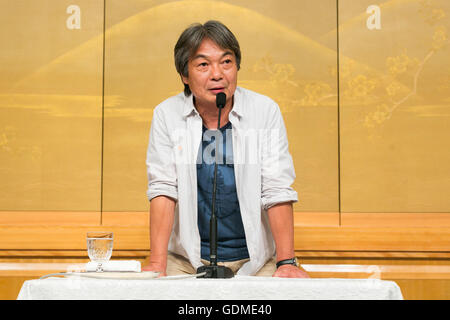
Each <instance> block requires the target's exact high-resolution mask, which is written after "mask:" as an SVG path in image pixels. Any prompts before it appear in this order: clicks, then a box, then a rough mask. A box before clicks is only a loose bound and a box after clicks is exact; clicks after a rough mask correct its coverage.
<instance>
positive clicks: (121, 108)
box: [0, 0, 450, 213]
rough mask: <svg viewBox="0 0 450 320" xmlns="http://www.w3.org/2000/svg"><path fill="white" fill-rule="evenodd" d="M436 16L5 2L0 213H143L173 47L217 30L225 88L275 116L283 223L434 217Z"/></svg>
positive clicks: (401, 5)
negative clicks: (191, 35) (225, 37)
mask: <svg viewBox="0 0 450 320" xmlns="http://www.w3.org/2000/svg"><path fill="white" fill-rule="evenodd" d="M337 3H339V6H338V7H337ZM104 5H105V7H104ZM449 6H450V4H449V3H448V1H446V0H433V1H432V0H429V1H425V0H423V1H422V0H409V1H407V0H392V1H377V0H358V1H350V0H339V1H336V0H321V1H314V2H313V1H309V0H301V1H299V0H291V1H287V0H286V1H271V0H270V1H269V0H267V1H257V0H246V1H237V0H230V1H204V0H197V1H144V0H129V1H126V2H125V1H121V0H106V1H105V2H104V1H103V0H101V1H94V0H73V1H62V0H58V1H56V0H54V1H51V0H47V1H39V2H38V1H31V0H27V1H25V0H22V1H10V2H3V3H2V10H0V15H1V20H0V21H2V25H3V26H5V27H4V28H1V30H0V41H1V43H2V50H0V63H1V66H2V74H1V76H0V168H1V169H0V170H1V171H0V181H1V183H0V210H1V211H14V210H17V211H100V210H101V209H102V210H103V211H127V212H128V211H147V210H148V201H147V199H146V196H145V191H146V183H147V177H146V173H145V172H146V169H145V157H146V147H147V142H148V133H149V129H150V122H151V118H152V112H153V108H154V107H155V106H156V105H157V104H158V103H159V102H161V101H162V100H164V99H165V98H167V97H169V96H171V95H174V94H177V93H179V92H180V91H181V90H182V84H181V82H180V80H179V77H178V75H177V74H176V72H175V68H174V65H173V46H174V44H175V42H176V39H177V37H178V35H179V34H180V33H181V31H182V30H183V29H184V28H185V27H186V26H187V25H189V24H190V23H193V22H205V21H206V20H208V19H217V20H221V21H222V22H224V23H225V24H226V25H228V26H229V27H230V29H231V30H232V31H233V32H234V33H235V34H236V36H237V38H238V40H239V41H240V44H241V49H242V53H243V59H242V66H241V70H240V71H239V81H238V82H239V83H238V84H239V85H241V86H243V87H246V88H249V89H252V90H255V91H258V92H260V93H263V94H266V95H268V96H270V97H272V98H273V99H274V100H275V101H277V102H278V103H279V105H280V107H281V110H282V112H283V115H284V118H285V122H286V126H287V130H288V135H289V141H290V150H291V153H292V155H293V157H294V163H295V167H296V173H297V180H296V182H295V185H294V187H295V189H296V190H297V191H298V193H299V198H300V202H299V203H297V204H296V205H295V211H308V212H312V211H317V212H339V211H341V212H377V213H382V212H448V211H449V207H450V197H448V190H449V188H450V178H449V177H450V165H449V163H450V151H449V150H450V148H449V147H448V144H449V142H448V141H449V138H450V130H448V127H449V125H450V123H449V119H450V118H449V115H450V113H449V101H450V97H449V93H448V92H449V91H450V79H449V77H450V76H449V74H450V62H449V61H450V60H449V59H448V56H449V52H448V51H449V45H448V32H449V31H450V24H449V15H450V8H449ZM104 9H105V10H104ZM104 17H105V19H104ZM338 24H339V27H338ZM6 26H7V27H6ZM338 31H339V33H338ZM338 40H339V41H338ZM338 45H339V51H338ZM338 52H339V54H338ZM338 79H339V82H338Z"/></svg>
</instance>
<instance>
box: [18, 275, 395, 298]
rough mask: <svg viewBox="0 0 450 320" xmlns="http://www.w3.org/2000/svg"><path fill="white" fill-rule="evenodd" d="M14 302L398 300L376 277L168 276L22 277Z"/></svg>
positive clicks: (386, 283) (388, 285)
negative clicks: (122, 277)
mask: <svg viewBox="0 0 450 320" xmlns="http://www.w3.org/2000/svg"><path fill="white" fill-rule="evenodd" d="M17 299H18V300H59V299H64V300H99V299H101V300H110V299H115V300H401V299H403V296H402V293H401V291H400V288H399V287H398V285H397V284H396V283H395V282H393V281H386V280H379V279H285V278H272V277H250V276H235V277H234V278H232V279H196V278H182V279H180V278H175V279H171V277H167V278H165V279H164V278H161V279H148V280H136V279H134V280H128V279H127V280H125V279H90V278H81V277H67V278H58V277H51V278H47V279H43V280H28V281H25V282H24V284H23V286H22V288H21V290H20V293H19V295H18V297H17Z"/></svg>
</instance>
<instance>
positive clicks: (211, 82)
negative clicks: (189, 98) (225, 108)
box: [182, 38, 237, 106]
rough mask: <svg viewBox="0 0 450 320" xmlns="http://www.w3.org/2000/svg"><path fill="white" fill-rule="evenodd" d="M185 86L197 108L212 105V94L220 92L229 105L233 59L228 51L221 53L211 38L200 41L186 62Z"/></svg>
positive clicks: (233, 84)
mask: <svg viewBox="0 0 450 320" xmlns="http://www.w3.org/2000/svg"><path fill="white" fill-rule="evenodd" d="M182 79H183V82H184V83H185V84H188V85H189V88H190V89H191V91H192V94H193V95H194V97H195V100H196V104H197V106H198V105H208V104H209V105H211V104H214V105H215V103H216V95H217V94H218V93H219V92H224V93H225V94H226V95H227V104H228V103H231V101H232V100H231V98H232V97H233V94H234V91H235V90H236V85H237V64H236V57H235V55H234V53H233V52H232V51H231V50H224V49H222V48H221V47H219V46H218V45H217V44H216V43H215V42H214V41H212V40H211V39H208V38H206V39H204V40H203V41H202V43H201V44H200V46H199V47H198V49H197V52H196V53H195V54H194V56H193V57H191V59H190V60H189V62H188V77H184V76H182Z"/></svg>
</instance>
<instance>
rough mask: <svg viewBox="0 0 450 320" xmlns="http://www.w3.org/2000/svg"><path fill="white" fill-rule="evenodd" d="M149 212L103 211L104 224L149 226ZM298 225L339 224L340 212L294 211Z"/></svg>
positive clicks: (326, 225) (324, 225)
mask: <svg viewBox="0 0 450 320" xmlns="http://www.w3.org/2000/svg"><path fill="white" fill-rule="evenodd" d="M149 222H150V217H149V213H148V212H103V213H102V225H103V226H108V225H120V226H124V225H135V226H149ZM294 223H295V225H297V226H323V227H328V226H339V212H294Z"/></svg>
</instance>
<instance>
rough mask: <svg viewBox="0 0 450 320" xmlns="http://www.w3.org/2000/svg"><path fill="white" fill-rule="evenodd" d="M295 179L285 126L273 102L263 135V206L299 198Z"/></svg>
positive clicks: (266, 207) (268, 206)
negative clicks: (294, 186) (293, 185)
mask: <svg viewBox="0 0 450 320" xmlns="http://www.w3.org/2000/svg"><path fill="white" fill-rule="evenodd" d="M294 180H295V170H294V163H293V161H292V156H291V154H290V153H289V145H288V139H287V133H286V128H285V125H284V121H283V117H282V115H281V111H280V108H279V107H278V105H277V104H276V103H275V102H273V106H271V108H270V111H269V112H268V117H267V120H266V126H265V128H264V129H263V130H262V137H261V206H262V207H263V208H264V209H265V210H267V209H268V208H270V207H272V206H274V205H276V204H278V203H284V202H297V201H298V196H297V192H296V191H295V190H294V189H293V188H292V187H291V185H292V184H293V183H294Z"/></svg>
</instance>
